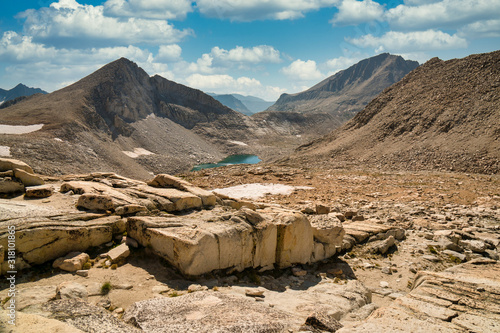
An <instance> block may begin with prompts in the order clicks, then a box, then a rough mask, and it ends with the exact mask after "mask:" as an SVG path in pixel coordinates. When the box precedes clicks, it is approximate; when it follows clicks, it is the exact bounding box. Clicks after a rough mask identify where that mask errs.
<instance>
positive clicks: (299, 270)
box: [292, 267, 307, 276]
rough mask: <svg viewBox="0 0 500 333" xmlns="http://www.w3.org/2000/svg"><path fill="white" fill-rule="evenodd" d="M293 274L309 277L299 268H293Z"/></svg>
mask: <svg viewBox="0 0 500 333" xmlns="http://www.w3.org/2000/svg"><path fill="white" fill-rule="evenodd" d="M292 274H293V275H294V276H306V275H307V271H305V270H303V269H301V268H299V267H294V268H292Z"/></svg>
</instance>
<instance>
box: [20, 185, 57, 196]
mask: <svg viewBox="0 0 500 333" xmlns="http://www.w3.org/2000/svg"><path fill="white" fill-rule="evenodd" d="M53 193H54V188H53V187H52V186H50V185H39V186H30V187H26V197H28V198H48V197H50V196H51V195H52V194H53Z"/></svg>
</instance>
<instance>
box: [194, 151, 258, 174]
mask: <svg viewBox="0 0 500 333" xmlns="http://www.w3.org/2000/svg"><path fill="white" fill-rule="evenodd" d="M260 161H261V159H260V158H259V157H258V156H256V155H231V156H228V157H226V158H225V159H223V160H222V161H219V162H217V163H205V164H198V165H195V167H194V168H193V169H191V171H198V170H203V169H210V168H217V167H221V166H226V165H233V164H257V163H259V162H260Z"/></svg>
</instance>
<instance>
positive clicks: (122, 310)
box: [113, 308, 125, 314]
mask: <svg viewBox="0 0 500 333" xmlns="http://www.w3.org/2000/svg"><path fill="white" fill-rule="evenodd" d="M124 312H125V310H124V309H123V308H116V309H115V310H114V311H113V313H116V314H121V313H124Z"/></svg>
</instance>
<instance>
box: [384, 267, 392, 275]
mask: <svg viewBox="0 0 500 333" xmlns="http://www.w3.org/2000/svg"><path fill="white" fill-rule="evenodd" d="M382 273H384V274H389V275H390V274H392V269H391V268H390V267H382Z"/></svg>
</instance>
